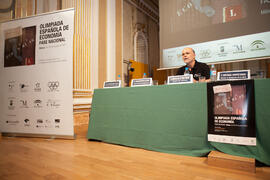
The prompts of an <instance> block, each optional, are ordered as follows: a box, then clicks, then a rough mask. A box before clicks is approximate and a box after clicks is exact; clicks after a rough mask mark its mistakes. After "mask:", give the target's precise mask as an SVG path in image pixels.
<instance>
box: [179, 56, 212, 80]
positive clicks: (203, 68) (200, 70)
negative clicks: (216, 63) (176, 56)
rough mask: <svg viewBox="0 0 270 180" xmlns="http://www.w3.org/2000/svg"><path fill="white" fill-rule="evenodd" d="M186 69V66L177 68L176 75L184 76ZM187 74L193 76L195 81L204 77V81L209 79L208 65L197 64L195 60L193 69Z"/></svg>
mask: <svg viewBox="0 0 270 180" xmlns="http://www.w3.org/2000/svg"><path fill="white" fill-rule="evenodd" d="M186 67H187V65H186V66H183V67H181V68H179V69H178V72H177V75H184V72H185V68H186ZM189 73H190V74H193V78H194V79H195V80H196V81H198V80H199V77H200V76H204V77H205V79H210V68H209V67H208V65H207V64H205V63H201V62H198V61H196V60H195V65H194V67H193V68H192V69H191V71H189Z"/></svg>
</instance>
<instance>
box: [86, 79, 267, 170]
mask: <svg viewBox="0 0 270 180" xmlns="http://www.w3.org/2000/svg"><path fill="white" fill-rule="evenodd" d="M269 92H270V80H269V79H264V80H255V104H256V126H257V146H256V147H248V146H240V145H231V144H221V143H212V142H211V143H210V142H208V141H207V88H206V83H195V84H182V85H163V86H151V87H134V88H115V89H96V90H95V91H94V97H93V101H92V110H91V114H90V122H89V128H88V134H87V138H88V139H95V140H101V141H104V142H108V143H114V144H121V145H126V146H131V147H139V148H144V149H149V150H154V151H160V152H166V153H174V154H181V155H190V156H204V155H206V154H207V153H209V152H210V151H211V150H214V149H218V150H220V151H222V152H225V153H228V154H232V155H239V156H246V157H254V158H256V159H258V160H260V161H261V162H264V163H266V164H268V165H270V143H269V142H270V140H268V138H270V131H268V129H270V121H269V120H268V117H270V116H269V115H270V110H269V107H270V96H269V95H267V94H268V93H269ZM267 110H268V111H267Z"/></svg>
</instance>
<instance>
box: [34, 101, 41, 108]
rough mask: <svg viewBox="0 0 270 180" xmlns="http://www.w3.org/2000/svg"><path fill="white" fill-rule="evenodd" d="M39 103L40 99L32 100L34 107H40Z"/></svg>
mask: <svg viewBox="0 0 270 180" xmlns="http://www.w3.org/2000/svg"><path fill="white" fill-rule="evenodd" d="M41 103H42V101H41V100H40V99H36V100H35V101H34V107H35V108H41V107H42V106H41Z"/></svg>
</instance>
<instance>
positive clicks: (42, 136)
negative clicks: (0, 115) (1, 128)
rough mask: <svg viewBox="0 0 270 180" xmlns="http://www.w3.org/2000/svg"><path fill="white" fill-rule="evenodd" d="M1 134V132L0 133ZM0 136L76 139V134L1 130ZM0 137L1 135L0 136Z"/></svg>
mask: <svg viewBox="0 0 270 180" xmlns="http://www.w3.org/2000/svg"><path fill="white" fill-rule="evenodd" d="M0 134H1V133H0ZM2 136H6V137H32V138H45V139H69V140H74V139H76V137H77V135H76V134H74V135H73V136H72V135H70V136H68V135H48V134H29V133H5V132H2ZM0 139H1V136H0Z"/></svg>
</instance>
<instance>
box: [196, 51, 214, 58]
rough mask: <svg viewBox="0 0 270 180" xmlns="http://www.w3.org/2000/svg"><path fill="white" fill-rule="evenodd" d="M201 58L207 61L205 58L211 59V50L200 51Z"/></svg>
mask: <svg viewBox="0 0 270 180" xmlns="http://www.w3.org/2000/svg"><path fill="white" fill-rule="evenodd" d="M199 54H200V58H201V59H205V58H211V57H212V56H211V50H210V49H205V50H201V51H200V53H199Z"/></svg>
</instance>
